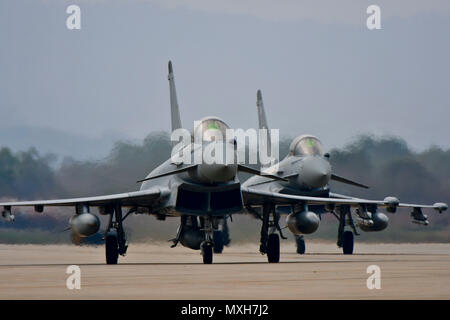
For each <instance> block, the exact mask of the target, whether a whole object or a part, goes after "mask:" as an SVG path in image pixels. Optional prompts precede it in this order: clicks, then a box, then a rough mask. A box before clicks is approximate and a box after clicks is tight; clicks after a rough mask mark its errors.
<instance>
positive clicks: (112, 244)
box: [105, 233, 119, 264]
mask: <svg viewBox="0 0 450 320" xmlns="http://www.w3.org/2000/svg"><path fill="white" fill-rule="evenodd" d="M105 240H106V241H105V251H106V264H117V260H118V259H119V244H118V241H117V235H116V233H108V234H107V235H106V239H105Z"/></svg>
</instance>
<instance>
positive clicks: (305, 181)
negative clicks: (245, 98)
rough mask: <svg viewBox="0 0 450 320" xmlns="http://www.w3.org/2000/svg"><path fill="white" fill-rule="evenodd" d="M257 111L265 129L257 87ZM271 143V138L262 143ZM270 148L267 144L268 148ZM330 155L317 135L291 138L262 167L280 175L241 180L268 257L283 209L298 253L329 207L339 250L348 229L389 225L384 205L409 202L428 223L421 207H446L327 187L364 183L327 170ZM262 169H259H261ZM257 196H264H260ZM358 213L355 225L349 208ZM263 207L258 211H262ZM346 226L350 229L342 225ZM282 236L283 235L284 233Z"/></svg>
mask: <svg viewBox="0 0 450 320" xmlns="http://www.w3.org/2000/svg"><path fill="white" fill-rule="evenodd" d="M256 105H257V111H258V122H259V128H260V129H268V124H267V119H266V114H265V110H264V105H263V100H262V95H261V91H260V90H258V92H257V103H256ZM266 143H267V144H270V140H269V139H268V141H267V142H266ZM268 149H270V147H269V148H268ZM329 157H330V156H329V154H327V153H324V150H323V146H322V143H321V142H320V140H319V139H318V138H316V137H314V136H312V135H301V136H298V137H296V138H295V139H294V140H293V141H292V143H291V145H290V148H289V154H288V155H286V157H285V158H284V159H282V160H281V161H280V162H279V163H277V164H276V165H275V166H272V167H269V168H264V169H265V170H264V171H265V172H269V173H271V174H272V175H276V176H280V177H282V178H284V179H285V180H284V181H279V180H277V181H274V180H273V179H269V178H265V177H263V176H253V177H251V178H249V179H248V180H247V181H245V183H244V184H243V185H242V194H243V195H244V203H245V206H246V209H247V210H248V211H249V212H250V213H252V214H253V215H255V216H256V217H258V218H260V219H261V220H262V221H263V223H262V229H261V244H260V251H261V253H263V254H267V257H268V260H269V262H278V261H279V255H280V253H279V252H280V249H279V242H280V240H279V235H278V233H279V234H280V235H281V236H282V237H283V234H282V232H281V228H280V226H279V219H280V214H283V213H284V214H288V216H287V219H286V225H287V227H288V228H289V230H290V231H291V232H292V233H293V234H294V235H295V236H296V241H297V252H298V253H300V254H301V253H304V252H305V243H304V239H303V235H304V234H311V233H313V232H315V231H316V230H317V229H318V227H319V223H320V214H322V213H326V212H331V213H332V214H333V215H334V216H335V217H336V218H337V220H338V221H339V227H338V240H337V245H338V246H339V247H342V248H343V252H344V254H352V253H353V234H358V233H357V229H356V227H357V226H358V227H359V228H360V229H361V230H363V231H381V230H383V229H385V228H386V227H387V225H388V220H389V219H388V217H387V215H385V214H384V213H382V212H379V211H378V209H379V208H380V207H384V208H385V209H386V211H387V212H391V213H394V212H395V211H396V209H397V207H410V208H412V209H413V211H412V213H411V216H412V217H413V222H416V223H419V224H423V225H428V220H427V216H426V215H424V214H423V213H422V208H433V209H435V210H437V211H438V212H439V213H441V212H443V211H445V210H446V209H447V208H448V206H447V204H445V203H435V204H433V205H416V204H405V203H399V200H398V199H397V198H396V197H386V198H385V199H384V200H382V201H375V200H367V199H359V198H354V197H349V196H344V195H339V194H335V193H332V192H330V188H329V186H328V183H329V181H330V180H335V181H339V182H342V183H346V184H350V185H353V186H357V187H362V188H368V187H367V186H365V185H363V184H361V183H358V182H354V181H352V180H350V179H347V178H344V177H341V176H339V175H337V174H334V173H333V172H332V168H331V165H330V163H329ZM262 171H263V170H262ZM261 195H265V197H264V198H261ZM352 208H353V209H354V213H355V215H356V217H357V223H356V225H355V223H354V220H353V216H352V212H351V209H352ZM261 209H262V210H261ZM346 227H349V228H350V229H351V230H346ZM283 238H284V237H283Z"/></svg>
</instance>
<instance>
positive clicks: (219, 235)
mask: <svg viewBox="0 0 450 320" xmlns="http://www.w3.org/2000/svg"><path fill="white" fill-rule="evenodd" d="M223 236H224V235H223V232H222V231H214V253H222V251H223V247H224V243H223Z"/></svg>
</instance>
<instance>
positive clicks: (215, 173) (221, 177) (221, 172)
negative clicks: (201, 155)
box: [198, 163, 237, 183]
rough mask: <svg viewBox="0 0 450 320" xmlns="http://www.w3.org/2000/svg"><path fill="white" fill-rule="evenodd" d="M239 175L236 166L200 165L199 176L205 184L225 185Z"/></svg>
mask: <svg viewBox="0 0 450 320" xmlns="http://www.w3.org/2000/svg"><path fill="white" fill-rule="evenodd" d="M236 174H237V165H236V164H228V165H227V164H216V163H213V164H200V165H199V166H198V175H199V176H200V177H202V178H203V179H204V180H205V182H209V183H223V182H228V181H231V180H234V178H235V177H236Z"/></svg>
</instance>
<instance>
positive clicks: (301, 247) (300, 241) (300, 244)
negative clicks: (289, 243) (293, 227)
mask: <svg viewBox="0 0 450 320" xmlns="http://www.w3.org/2000/svg"><path fill="white" fill-rule="evenodd" d="M295 243H296V245H297V253H298V254H305V251H306V245H305V238H304V237H303V236H298V235H296V236H295Z"/></svg>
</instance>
